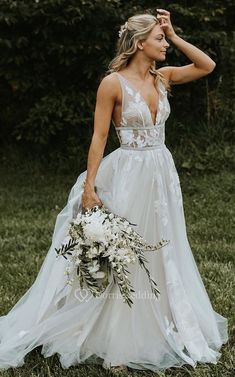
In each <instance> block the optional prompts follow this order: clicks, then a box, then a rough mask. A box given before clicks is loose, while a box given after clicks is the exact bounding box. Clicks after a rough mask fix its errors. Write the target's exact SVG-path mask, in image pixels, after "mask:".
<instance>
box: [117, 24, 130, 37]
mask: <svg viewBox="0 0 235 377" xmlns="http://www.w3.org/2000/svg"><path fill="white" fill-rule="evenodd" d="M127 28H128V22H127V21H126V22H125V24H124V25H122V26H121V28H120V30H119V32H118V35H119V38H121V36H122V34H123V33H124V32H125V31H126V30H127Z"/></svg>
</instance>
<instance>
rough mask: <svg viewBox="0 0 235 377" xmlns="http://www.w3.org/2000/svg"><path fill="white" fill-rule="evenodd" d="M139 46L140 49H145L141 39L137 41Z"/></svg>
mask: <svg viewBox="0 0 235 377" xmlns="http://www.w3.org/2000/svg"><path fill="white" fill-rule="evenodd" d="M137 47H138V49H139V50H143V49H144V47H143V44H142V41H139V42H138V43H137Z"/></svg>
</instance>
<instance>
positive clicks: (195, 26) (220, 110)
mask: <svg viewBox="0 0 235 377" xmlns="http://www.w3.org/2000/svg"><path fill="white" fill-rule="evenodd" d="M156 7H162V8H166V9H168V10H170V11H171V14H172V22H173V25H174V26H175V27H176V30H177V32H178V34H179V35H180V36H182V37H183V38H184V39H186V40H187V41H189V42H191V43H193V44H195V45H196V46H197V47H199V48H201V49H202V50H203V51H205V52H206V53H208V54H209V55H210V56H211V57H212V58H213V59H214V60H215V61H216V64H217V65H216V69H215V70H214V72H213V73H212V74H211V75H209V76H207V77H206V78H203V79H200V80H197V81H194V82H192V83H190V84H187V85H180V86H175V87H173V96H172V97H171V98H170V102H171V107H172V113H171V117H170V118H169V120H168V124H167V141H168V145H169V146H170V147H172V148H173V149H174V150H175V151H176V159H177V161H178V165H179V167H182V168H185V169H193V168H195V169H199V170H200V169H201V170H203V169H209V170H215V169H218V167H221V166H222V165H223V166H226V167H231V164H232V161H233V154H234V153H233V148H232V144H231V141H232V140H233V137H234V131H233V130H234V120H235V115H234V114H235V111H234V93H235V80H234V75H233V72H234V69H235V52H234V51H235V46H234V41H235V31H234V22H233V20H234V16H235V11H234V4H233V2H232V1H231V0H226V1H225V0H203V1H202V0H197V1H192V0H181V1H168V0H165V1H162V0H159V1H158V2H157V3H156V1H149V0H144V1H133V0H131V1H128V2H126V1H124V0H107V1H104V0H95V1H92V0H32V1H28V0H20V1H17V0H15V1H12V0H1V3H0V131H1V132H0V143H1V145H2V146H3V147H4V148H3V150H4V151H5V153H6V146H7V148H8V149H9V146H11V147H12V148H13V153H16V150H17V151H19V150H21V151H23V153H24V154H25V151H26V149H27V151H28V153H29V155H27V157H31V156H32V155H33V156H35V157H36V158H46V159H47V160H48V159H51V158H53V159H54V160H55V156H56V157H57V159H58V160H59V161H60V160H61V159H65V160H71V161H76V163H79V165H80V164H81V165H80V166H81V168H82V167H84V166H85V160H86V155H87V151H88V147H89V143H90V140H91V135H92V130H93V114H94V108H95V97H96V90H97V87H98V85H99V82H100V80H101V79H102V77H103V75H104V74H105V71H106V70H107V66H108V63H109V61H110V60H111V59H112V57H113V56H114V54H115V49H116V41H117V37H118V30H119V27H120V24H122V23H123V22H125V20H126V19H127V18H128V17H129V16H131V15H133V14H136V13H140V12H143V11H148V12H149V11H150V12H154V9H156ZM186 63H189V61H188V60H187V58H186V57H185V56H184V55H183V54H181V53H180V52H179V51H178V50H177V49H176V48H174V46H172V45H171V47H170V48H169V50H168V56H167V62H166V63H165V64H170V65H172V64H174V65H182V64H186ZM116 147H118V141H117V138H116V136H115V134H114V130H113V129H112V127H111V129H110V138H109V141H108V143H107V146H106V150H105V154H106V153H108V152H110V151H111V150H113V149H114V148H116ZM217 149H218V150H217ZM215 150H216V152H215ZM78 156H79V158H78Z"/></svg>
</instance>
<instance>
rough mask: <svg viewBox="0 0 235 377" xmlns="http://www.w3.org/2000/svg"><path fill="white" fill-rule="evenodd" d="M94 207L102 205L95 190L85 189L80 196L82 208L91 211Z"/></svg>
mask: <svg viewBox="0 0 235 377" xmlns="http://www.w3.org/2000/svg"><path fill="white" fill-rule="evenodd" d="M96 205H98V206H102V205H103V203H102V201H101V200H100V198H99V197H98V195H97V194H96V192H95V190H92V189H85V190H84V191H83V194H82V207H83V208H87V209H88V208H89V209H91V208H93V207H94V206H96Z"/></svg>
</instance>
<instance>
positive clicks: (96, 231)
mask: <svg viewBox="0 0 235 377" xmlns="http://www.w3.org/2000/svg"><path fill="white" fill-rule="evenodd" d="M83 231H84V234H85V237H87V238H88V239H90V240H91V241H96V242H105V241H106V239H105V234H104V227H103V226H102V224H101V223H99V222H93V223H91V224H86V225H85V226H84V227H83Z"/></svg>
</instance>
